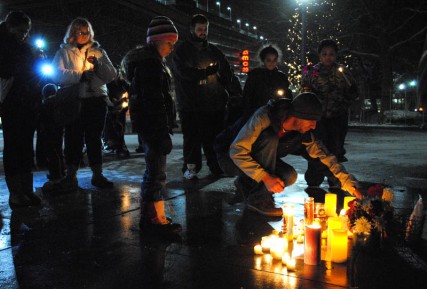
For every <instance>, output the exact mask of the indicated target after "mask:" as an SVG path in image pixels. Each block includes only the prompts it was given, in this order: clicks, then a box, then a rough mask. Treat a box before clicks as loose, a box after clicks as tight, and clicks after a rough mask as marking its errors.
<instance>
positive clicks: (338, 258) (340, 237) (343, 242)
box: [331, 229, 348, 263]
mask: <svg viewBox="0 0 427 289" xmlns="http://www.w3.org/2000/svg"><path fill="white" fill-rule="evenodd" d="M331 239H332V242H331V243H332V244H331V260H332V262H334V263H344V262H347V249H348V239H347V230H343V229H333V230H332V238H331Z"/></svg>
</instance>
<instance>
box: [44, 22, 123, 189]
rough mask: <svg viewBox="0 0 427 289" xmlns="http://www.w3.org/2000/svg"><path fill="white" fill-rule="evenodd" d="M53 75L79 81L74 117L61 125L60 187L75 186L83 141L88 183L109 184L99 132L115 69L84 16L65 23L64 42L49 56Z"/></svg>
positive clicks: (58, 79)
mask: <svg viewBox="0 0 427 289" xmlns="http://www.w3.org/2000/svg"><path fill="white" fill-rule="evenodd" d="M53 64H54V67H56V74H55V79H56V82H57V83H58V84H60V85H64V86H67V85H72V84H76V83H79V84H80V88H79V90H80V92H79V97H80V99H81V104H82V105H81V111H80V115H79V117H78V118H77V120H76V121H75V122H74V123H72V124H70V125H68V126H66V127H65V139H64V143H65V150H64V154H65V162H66V167H67V176H66V177H65V179H64V180H63V181H62V184H63V185H64V187H67V188H69V189H72V190H77V189H78V181H77V177H76V173H77V169H78V167H79V164H80V160H81V157H82V149H83V146H84V143H86V147H87V156H88V160H89V165H90V167H91V169H92V172H93V175H92V185H94V186H96V187H99V188H111V187H113V183H112V182H111V181H109V180H108V179H107V178H105V176H104V175H103V174H102V149H101V148H102V146H101V134H102V130H103V128H104V122H105V115H106V112H107V103H106V99H107V86H106V84H107V83H108V82H110V81H112V80H113V79H114V78H115V77H116V75H117V72H116V70H115V68H114V66H113V64H112V63H111V61H110V59H109V58H108V56H107V53H106V52H105V51H104V50H103V49H101V48H100V45H99V43H98V42H96V41H95V40H94V32H93V29H92V25H91V24H90V22H89V21H88V20H87V19H84V18H76V19H74V20H73V21H72V22H71V24H70V25H69V26H68V30H67V33H66V34H65V37H64V43H63V44H61V48H60V49H59V50H58V51H57V52H56V55H55V58H54V60H53Z"/></svg>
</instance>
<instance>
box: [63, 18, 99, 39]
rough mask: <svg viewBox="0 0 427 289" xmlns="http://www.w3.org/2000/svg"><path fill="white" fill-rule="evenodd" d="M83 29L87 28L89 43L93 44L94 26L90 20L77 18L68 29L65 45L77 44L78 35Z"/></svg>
mask: <svg viewBox="0 0 427 289" xmlns="http://www.w3.org/2000/svg"><path fill="white" fill-rule="evenodd" d="M82 27H87V28H88V31H89V40H88V42H93V41H94V40H93V37H94V35H95V34H94V32H93V29H92V24H90V22H89V20H87V19H86V18H80V17H79V18H76V19H74V20H73V21H71V24H70V25H69V26H68V28H67V32H66V33H65V37H64V43H70V44H72V43H75V42H76V33H77V31H79V30H80V29H81V28H82Z"/></svg>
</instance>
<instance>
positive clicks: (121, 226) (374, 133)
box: [0, 128, 427, 289]
mask: <svg viewBox="0 0 427 289" xmlns="http://www.w3.org/2000/svg"><path fill="white" fill-rule="evenodd" d="M126 140H127V143H128V145H129V148H130V150H131V151H132V152H133V151H134V148H135V147H136V143H137V142H136V137H135V136H133V135H129V136H127V138H126ZM426 140H427V134H426V132H423V131H405V130H378V129H375V128H374V129H372V128H362V129H352V130H351V131H350V132H349V135H348V141H347V145H346V148H347V151H348V154H347V157H348V158H349V159H350V161H349V162H348V163H346V164H345V165H346V167H347V169H348V171H350V172H351V173H353V174H354V175H355V176H356V177H357V178H358V179H359V180H360V181H362V183H363V185H364V186H368V185H370V184H373V183H385V184H387V185H389V186H391V187H392V188H393V189H394V191H395V194H396V202H395V206H396V207H401V208H410V207H412V206H413V204H414V201H415V200H416V197H417V195H418V193H425V192H426V188H425V187H423V184H424V180H423V178H427V163H426V162H425V159H426V156H427V152H426ZM173 142H174V150H173V152H172V153H171V155H170V156H169V158H168V194H169V196H168V198H169V202H168V203H169V204H170V206H169V213H170V214H171V215H172V216H173V219H174V221H177V222H179V223H181V224H182V225H183V232H182V234H181V238H180V239H177V240H162V239H158V238H156V237H154V236H145V235H142V234H140V232H139V228H138V221H139V202H138V197H139V186H140V181H141V175H142V173H143V170H144V160H143V154H136V153H132V154H131V157H130V158H128V159H116V158H115V156H108V155H107V156H105V173H106V175H107V176H108V177H109V178H110V179H112V180H113V181H114V182H115V184H116V185H115V188H114V189H112V190H106V191H101V190H97V189H95V188H94V187H92V186H91V185H90V176H91V174H90V172H89V170H88V169H87V168H82V169H81V170H79V174H78V177H79V184H80V187H81V189H80V191H79V192H78V193H75V194H69V195H64V196H43V208H42V209H40V210H35V209H34V210H21V211H16V212H13V213H12V212H11V211H10V210H9V209H8V205H7V197H8V193H7V189H6V185H5V183H4V178H3V173H2V171H0V174H1V176H2V177H1V179H0V211H1V212H2V215H3V217H2V221H3V223H4V226H3V229H2V231H1V234H0V285H1V286H0V287H1V288H2V289H3V288H237V289H239V288H245V289H247V288H346V287H351V286H359V288H424V287H425V284H426V283H425V282H426V279H425V278H424V276H426V272H427V271H425V270H426V266H425V263H424V260H425V258H424V256H427V254H425V252H426V248H425V246H424V243H422V244H423V245H422V246H418V247H417V248H406V247H402V248H399V250H397V249H396V248H387V249H384V250H383V252H381V253H379V254H371V253H366V252H361V253H360V252H359V253H360V255H358V258H357V259H355V258H353V259H351V260H350V261H349V262H348V263H347V264H335V263H331V262H328V261H323V262H322V264H321V265H319V266H308V265H304V263H303V260H302V259H301V258H299V259H297V264H296V271H295V272H288V271H287V270H286V269H284V267H283V266H282V265H281V263H278V262H266V260H264V259H262V258H264V257H256V256H254V255H253V253H252V249H253V247H252V246H253V243H254V242H257V241H258V242H259V240H260V238H261V236H264V235H267V234H269V233H270V232H271V230H273V229H278V230H280V228H281V224H282V220H281V219H275V220H274V219H273V220H272V219H266V218H263V217H260V216H259V215H256V214H254V213H251V212H248V211H246V210H245V208H244V205H243V204H235V205H230V204H229V203H228V202H229V200H230V199H231V197H232V195H233V192H234V186H233V178H221V179H215V178H211V177H210V176H209V175H208V172H207V170H206V168H204V169H203V170H202V172H201V174H200V180H199V181H197V182H185V181H184V180H183V179H182V177H181V174H180V167H181V163H182V154H181V150H182V135H181V134H179V133H177V134H176V135H175V136H174V138H173ZM285 161H287V162H288V163H291V164H292V165H294V166H295V168H296V170H297V172H298V174H299V176H298V181H297V183H296V184H295V185H293V186H292V187H289V188H287V189H286V190H285V192H284V193H281V194H278V195H276V201H277V203H280V204H283V203H285V202H292V203H294V204H295V206H296V208H297V219H301V218H302V215H303V213H302V201H303V198H304V197H305V196H306V194H305V193H304V191H303V190H304V188H305V181H304V178H303V173H304V171H305V168H306V162H305V161H304V160H303V159H302V158H299V157H296V156H290V157H288V158H285ZM1 167H2V166H1ZM0 170H2V168H1V169H0ZM45 174H46V172H44V171H39V172H36V173H35V187H41V185H42V184H43V182H44V181H45ZM408 183H411V184H412V187H410V188H408V187H407V184H408ZM414 184H415V185H414ZM420 184H421V185H420ZM325 189H327V187H325ZM38 193H39V194H41V192H40V190H38ZM424 231H426V230H424ZM295 249H296V250H298V246H297V245H296V247H295ZM324 253H325V252H324ZM324 259H325V256H324ZM367 264H369V265H367ZM350 269H351V270H350ZM414 277H416V278H414ZM383 286H384V287H383Z"/></svg>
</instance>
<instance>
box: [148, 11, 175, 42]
mask: <svg viewBox="0 0 427 289" xmlns="http://www.w3.org/2000/svg"><path fill="white" fill-rule="evenodd" d="M164 39H170V40H174V41H177V40H178V30H176V27H175V25H173V22H172V20H170V19H169V18H168V17H166V16H157V17H154V18H153V20H151V22H150V24H149V25H148V30H147V43H150V42H155V41H159V40H164Z"/></svg>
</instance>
